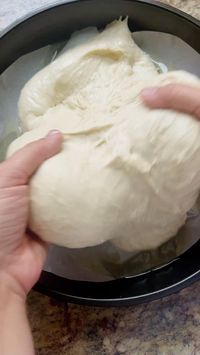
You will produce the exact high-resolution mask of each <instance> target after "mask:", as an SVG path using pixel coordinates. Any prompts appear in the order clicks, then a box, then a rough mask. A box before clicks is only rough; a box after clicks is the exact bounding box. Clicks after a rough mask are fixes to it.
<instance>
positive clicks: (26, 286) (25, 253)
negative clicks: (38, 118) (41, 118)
mask: <svg viewBox="0 0 200 355" xmlns="http://www.w3.org/2000/svg"><path fill="white" fill-rule="evenodd" d="M61 143H62V135H61V133H60V132H58V131H51V132H50V133H49V134H48V135H47V136H46V137H44V138H42V139H40V140H38V141H36V142H33V143H30V144H28V145H27V146H26V147H24V148H22V149H20V150H19V151H18V152H16V153H15V154H13V156H11V157H10V158H9V159H8V160H6V161H4V162H3V163H1V164H0V283H3V284H4V285H6V287H7V288H8V289H9V291H10V290H11V291H12V292H15V293H18V294H20V296H21V295H22V296H23V297H24V296H26V294H27V293H28V292H29V290H30V289H31V288H32V286H33V285H34V284H35V283H36V281H37V280H38V278H39V276H40V273H41V270H42V266H43V263H44V261H45V257H46V246H45V244H44V243H43V242H42V241H41V240H39V238H37V237H35V236H32V235H30V233H29V232H27V231H26V230H27V222H28V214H29V187H28V182H29V179H30V177H31V175H32V174H33V173H34V172H35V171H36V169H37V168H38V167H39V166H40V165H41V164H42V162H43V161H44V160H46V159H48V158H50V157H51V156H53V155H54V154H56V153H57V152H58V151H59V150H60V148H61Z"/></svg>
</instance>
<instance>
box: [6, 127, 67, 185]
mask: <svg viewBox="0 0 200 355" xmlns="http://www.w3.org/2000/svg"><path fill="white" fill-rule="evenodd" d="M61 144H62V134H61V133H60V132H59V131H56V130H54V131H50V132H49V133H48V135H47V136H46V137H44V138H42V139H39V140H37V141H35V142H32V143H29V144H27V145H26V146H25V147H23V148H22V149H20V150H18V151H17V152H16V153H14V154H13V155H12V156H11V157H10V158H9V159H8V160H6V161H5V162H3V163H2V164H1V165H0V188H2V187H11V186H19V185H25V184H27V182H28V180H29V178H30V177H31V175H32V174H33V173H34V172H35V171H36V169H37V168H38V167H39V166H40V165H41V164H42V163H43V161H45V160H46V159H48V158H50V157H51V156H53V155H54V154H56V153H58V152H59V151H60V149H61Z"/></svg>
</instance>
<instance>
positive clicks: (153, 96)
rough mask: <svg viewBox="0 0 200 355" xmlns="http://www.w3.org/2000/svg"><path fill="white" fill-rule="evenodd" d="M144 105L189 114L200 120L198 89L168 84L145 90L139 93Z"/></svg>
mask: <svg viewBox="0 0 200 355" xmlns="http://www.w3.org/2000/svg"><path fill="white" fill-rule="evenodd" d="M141 96H142V99H143V101H144V103H145V104H146V105H147V106H149V107H152V108H169V109H173V110H177V111H181V112H185V113H189V114H191V115H193V116H194V117H196V118H197V119H200V89H199V88H196V87H190V86H188V85H180V84H169V85H166V86H163V87H157V88H147V89H144V90H143V91H142V92H141Z"/></svg>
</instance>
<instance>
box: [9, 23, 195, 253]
mask: <svg viewBox="0 0 200 355" xmlns="http://www.w3.org/2000/svg"><path fill="white" fill-rule="evenodd" d="M171 82H172V83H173V82H180V83H186V84H189V85H195V86H197V87H200V81H199V79H198V78H196V77H195V76H193V75H191V74H189V73H186V72H178V71H177V72H169V73H167V74H158V72H157V70H156V68H155V66H154V64H153V63H152V61H151V59H150V57H149V56H148V55H147V54H145V53H144V52H142V51H141V50H140V49H139V48H138V46H137V45H136V44H135V43H134V41H133V38H132V35H131V32H130V31H129V29H128V26H127V22H126V21H115V22H113V23H112V24H110V25H108V26H107V27H106V29H105V30H104V31H103V32H102V33H100V34H99V33H97V34H95V35H94V36H93V37H92V38H90V39H88V40H86V42H85V43H82V44H79V45H77V46H74V47H73V48H70V49H67V50H66V51H65V50H64V51H63V53H62V55H61V56H59V57H58V58H57V59H56V60H55V61H54V62H52V63H51V64H49V65H48V66H47V67H46V68H44V69H43V70H41V71H40V72H38V73H37V74H36V75H35V76H34V77H33V78H32V79H31V80H30V81H29V82H28V83H27V84H26V85H25V87H24V88H23V90H22V92H21V96H20V100H19V115H20V120H21V124H22V127H23V129H24V130H25V131H26V132H25V133H24V134H23V135H22V136H21V137H19V138H18V139H17V140H15V141H14V142H13V143H12V144H11V146H10V147H9V150H8V156H9V155H11V154H12V153H13V152H14V151H16V150H17V149H19V148H20V147H22V146H24V145H25V144H27V143H28V142H31V141H34V140H36V139H38V138H40V137H43V136H44V135H45V134H46V133H47V132H48V131H49V130H50V129H52V128H57V129H60V130H61V131H62V132H63V135H64V142H63V146H62V150H61V152H60V153H58V154H57V155H56V156H54V157H52V158H50V159H49V160H47V161H46V162H44V164H42V166H41V167H40V168H39V169H38V171H37V172H36V173H35V175H34V176H33V177H32V179H31V181H30V207H31V213H30V221H29V223H30V228H31V229H32V230H33V231H34V232H35V233H36V234H38V235H39V236H40V237H41V238H43V239H44V240H46V241H49V242H52V243H55V244H58V245H62V246H66V247H69V248H82V247H88V246H93V245H98V244H101V243H103V242H104V241H107V240H110V241H111V242H112V243H113V244H115V245H116V246H118V247H120V248H122V249H124V250H127V251H139V250H144V249H152V248H155V247H157V246H159V245H160V244H162V243H164V242H165V241H166V240H168V239H169V238H170V237H172V236H173V235H175V234H176V233H177V231H178V229H179V228H180V227H181V225H182V224H183V223H184V222H185V219H186V213H187V211H188V210H189V209H190V208H191V207H192V206H193V205H194V203H195V201H196V198H197V196H198V193H199V188H200V123H199V122H197V121H196V120H195V119H194V118H192V117H190V116H189V115H186V114H181V113H178V112H174V111H170V110H150V109H148V108H147V107H145V106H144V105H143V103H142V102H141V99H140V92H141V89H142V88H144V87H146V86H152V85H153V86H154V85H155V86H157V85H165V84H167V83H171Z"/></svg>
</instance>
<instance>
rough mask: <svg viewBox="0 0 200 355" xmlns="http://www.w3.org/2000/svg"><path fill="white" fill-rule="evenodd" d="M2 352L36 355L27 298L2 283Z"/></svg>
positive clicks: (0, 323) (7, 354) (0, 291)
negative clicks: (26, 302)
mask: <svg viewBox="0 0 200 355" xmlns="http://www.w3.org/2000/svg"><path fill="white" fill-rule="evenodd" d="M0 354H1V355H11V354H12V355H34V354H35V353H34V347H33V340H32V336H31V331H30V327H29V323H28V318H27V314H26V305H25V300H24V299H23V298H22V297H20V296H19V295H17V294H15V293H13V292H12V291H10V290H8V289H7V288H6V287H5V286H4V285H2V284H1V285H0Z"/></svg>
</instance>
